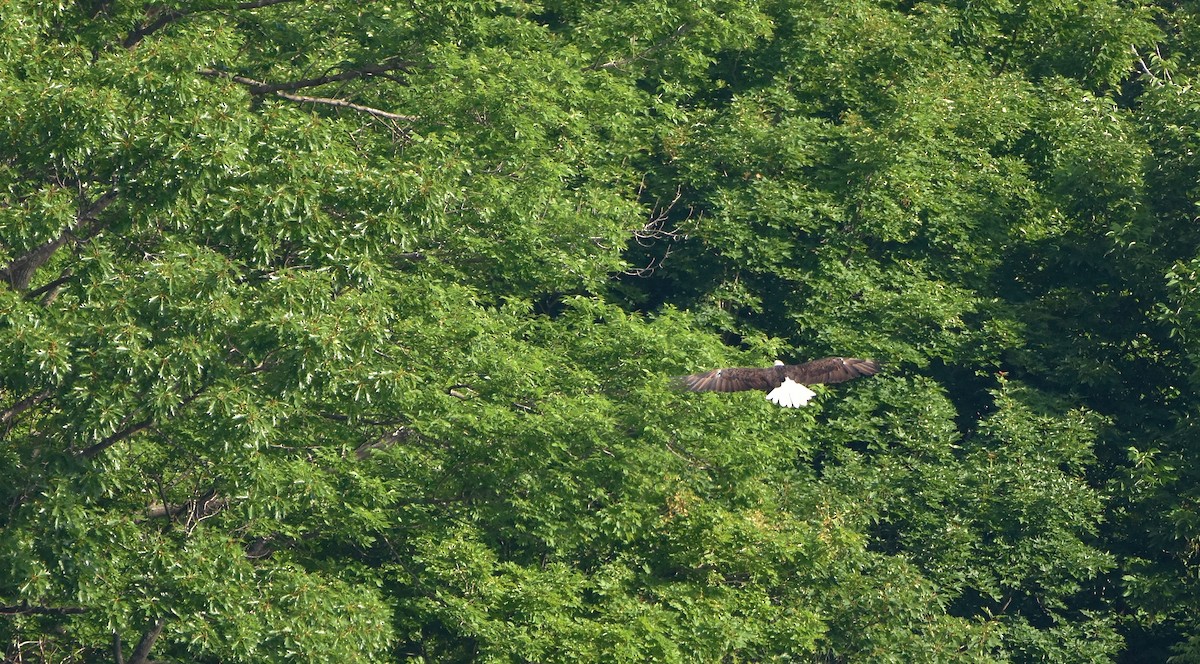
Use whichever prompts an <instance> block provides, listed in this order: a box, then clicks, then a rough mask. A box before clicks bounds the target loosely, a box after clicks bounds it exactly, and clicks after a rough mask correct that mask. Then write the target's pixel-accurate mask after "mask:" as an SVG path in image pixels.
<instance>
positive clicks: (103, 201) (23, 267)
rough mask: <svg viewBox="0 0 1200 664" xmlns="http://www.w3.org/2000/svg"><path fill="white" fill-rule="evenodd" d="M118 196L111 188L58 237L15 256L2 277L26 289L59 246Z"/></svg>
mask: <svg viewBox="0 0 1200 664" xmlns="http://www.w3.org/2000/svg"><path fill="white" fill-rule="evenodd" d="M116 198H117V190H116V189H110V190H109V191H107V192H105V193H104V194H103V195H101V196H100V197H99V198H97V199H96V200H94V201H92V202H91V203H89V204H88V205H87V207H85V208H83V209H82V210H80V211H79V213H78V214H77V215H76V216H75V222H74V223H72V224H71V225H70V226H68V227H66V228H64V229H63V231H62V232H61V233H59V234H58V237H56V238H54V239H53V240H48V241H46V242H43V243H42V244H40V245H38V246H37V247H34V248H33V249H32V250H31V251H29V252H27V253H26V254H25V255H24V256H19V257H17V258H14V259H13V260H12V262H11V263H9V264H8V265H7V266H6V267H4V268H3V269H0V279H3V280H4V281H7V282H8V285H9V286H12V287H13V289H14V290H25V289H26V288H28V287H29V280H30V279H31V278H33V273H34V272H36V271H37V269H38V268H40V267H41V266H43V265H45V264H46V263H47V262H48V261H49V260H50V258H51V257H52V256H54V252H56V251H58V249H59V247H61V246H63V245H64V244H66V243H67V242H69V241H70V240H71V239H73V238H74V237H75V235H76V233H78V232H79V230H80V229H81V228H83V227H84V226H85V225H87V224H89V223H91V222H93V221H95V220H96V217H97V216H98V215H99V214H100V213H101V212H103V211H104V208H106V207H108V206H109V204H111V203H112V202H113V201H114V200H116Z"/></svg>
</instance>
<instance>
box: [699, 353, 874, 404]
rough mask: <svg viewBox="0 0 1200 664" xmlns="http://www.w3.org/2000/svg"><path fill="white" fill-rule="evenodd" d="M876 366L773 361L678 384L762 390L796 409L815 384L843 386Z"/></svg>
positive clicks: (853, 361) (841, 360)
mask: <svg viewBox="0 0 1200 664" xmlns="http://www.w3.org/2000/svg"><path fill="white" fill-rule="evenodd" d="M878 371H879V363H878V362H875V361H874V360H860V359H857V358H853V357H826V358H824V359H821V360H813V361H812V362H805V363H804V364H784V363H783V362H779V361H776V362H775V366H773V367H769V368H765V369H760V368H758V367H734V368H730V369H713V370H712V371H706V372H704V373H698V374H692V375H690V376H683V377H681V378H680V380H681V381H682V382H683V385H684V387H686V388H687V389H689V390H691V391H692V392H741V391H743V390H763V391H765V392H766V393H767V400H769V401H771V402H773V403H775V404H778V405H780V406H786V407H788V408H799V407H800V406H803V405H806V404H807V403H808V401H809V399H812V398H813V396H815V395H816V392H813V391H812V390H810V389H808V386H809V385H813V384H816V383H842V382H845V381H848V380H851V379H854V378H858V377H860V376H874V375H875V374H876V373H877V372H878Z"/></svg>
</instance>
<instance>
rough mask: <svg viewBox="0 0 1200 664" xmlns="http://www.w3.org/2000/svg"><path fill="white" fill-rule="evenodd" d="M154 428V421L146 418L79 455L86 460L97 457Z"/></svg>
mask: <svg viewBox="0 0 1200 664" xmlns="http://www.w3.org/2000/svg"><path fill="white" fill-rule="evenodd" d="M152 426H154V420H152V419H150V418H146V419H144V420H142V421H141V422H138V423H137V424H135V425H133V426H131V427H126V428H124V429H121V430H120V431H118V432H116V433H114V434H113V435H111V436H109V437H108V438H105V439H104V440H102V441H100V442H98V443H96V444H95V445H92V446H91V447H88V448H85V449H84V450H83V451H82V452H80V453H79V456H81V457H83V458H85V459H90V458H92V457H94V456H96V455H97V454H99V453H101V452H103V451H104V450H107V449H108V448H110V447H112V446H113V445H116V444H117V443H119V442H121V441H122V440H125V439H126V438H128V437H130V436H132V435H134V434H137V433H141V432H143V431H145V430H146V429H149V428H150V427H152Z"/></svg>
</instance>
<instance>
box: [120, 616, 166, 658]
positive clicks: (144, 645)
mask: <svg viewBox="0 0 1200 664" xmlns="http://www.w3.org/2000/svg"><path fill="white" fill-rule="evenodd" d="M166 624H167V621H166V619H165V618H159V619H158V622H156V623H154V627H151V628H150V630H149V631H148V632H146V633H145V634H143V635H142V640H141V641H138V644H137V647H136V648H134V649H133V654H132V655H130V656H129V664H146V662H147V661H148V658H149V657H150V649H151V648H153V647H154V642H155V641H157V640H158V635H159V634H162V630H163V626H164V625H166Z"/></svg>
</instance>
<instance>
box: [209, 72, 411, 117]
mask: <svg viewBox="0 0 1200 664" xmlns="http://www.w3.org/2000/svg"><path fill="white" fill-rule="evenodd" d="M200 75H202V76H208V77H210V78H227V79H229V80H231V81H233V82H234V83H239V84H241V85H244V86H246V88H247V89H249V90H250V92H251V93H252V94H257V95H268V94H270V95H275V96H276V97H279V98H281V99H287V100H288V101H294V102H298V103H302V104H321V105H325V106H334V107H336V108H345V109H348V110H351V111H358V112H360V113H366V114H368V115H373V116H375V117H377V118H384V119H387V120H396V121H399V122H416V121H417V120H418V119H420V118H418V117H417V116H415V115H403V114H401V113H392V112H390V111H384V110H382V109H378V108H373V107H371V106H363V105H362V104H355V103H354V102H350V101H346V100H345V99H334V98H332V97H310V96H308V95H297V94H292V93H290V92H284V89H286V88H280V87H279V86H278V85H273V84H271V83H264V82H263V81H256V80H254V79H252V78H246V77H245V76H238V75H237V74H231V73H229V72H224V71H219V70H216V69H201V70H200ZM314 80H315V79H314ZM284 85H287V84H284Z"/></svg>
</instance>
